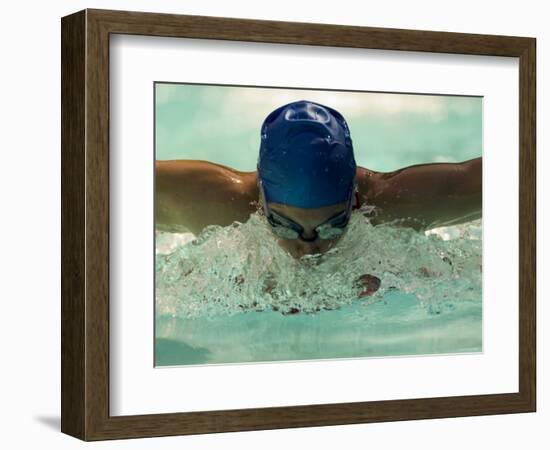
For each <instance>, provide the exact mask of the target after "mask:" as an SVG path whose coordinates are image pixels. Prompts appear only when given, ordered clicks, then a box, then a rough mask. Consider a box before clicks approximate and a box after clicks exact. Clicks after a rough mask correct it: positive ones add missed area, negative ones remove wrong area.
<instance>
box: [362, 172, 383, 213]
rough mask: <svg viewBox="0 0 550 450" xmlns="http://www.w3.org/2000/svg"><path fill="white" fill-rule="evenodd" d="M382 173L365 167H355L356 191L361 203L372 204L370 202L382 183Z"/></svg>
mask: <svg viewBox="0 0 550 450" xmlns="http://www.w3.org/2000/svg"><path fill="white" fill-rule="evenodd" d="M383 175H384V173H382V172H376V171H374V170H370V169H367V168H365V167H357V171H356V176H357V189H358V190H359V196H360V197H361V202H362V203H367V204H372V201H373V199H374V197H375V195H376V192H377V191H378V190H379V188H380V185H381V182H382V181H383Z"/></svg>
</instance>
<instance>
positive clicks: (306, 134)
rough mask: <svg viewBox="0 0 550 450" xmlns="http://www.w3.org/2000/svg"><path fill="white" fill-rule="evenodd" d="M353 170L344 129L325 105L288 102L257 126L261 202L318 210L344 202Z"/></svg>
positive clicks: (335, 113)
mask: <svg viewBox="0 0 550 450" xmlns="http://www.w3.org/2000/svg"><path fill="white" fill-rule="evenodd" d="M356 167H357V166H356V164H355V158H354V156H353V146H352V142H351V136H350V132H349V129H348V125H347V123H346V121H345V119H344V118H343V117H342V115H341V114H340V113H339V112H338V111H336V110H334V109H332V108H329V107H328V106H324V105H321V104H319V103H314V102H310V101H306V100H300V101H297V102H292V103H289V104H287V105H283V106H281V107H280V108H277V109H276V110H275V111H273V112H272V113H271V114H269V115H268V116H267V118H266V119H265V121H264V123H263V125H262V130H261V144H260V155H259V158H258V182H259V183H261V184H262V188H263V190H264V194H265V201H267V202H275V203H282V204H286V205H291V206H297V207H300V208H320V207H323V206H328V205H333V204H335V203H341V202H344V201H348V200H349V199H350V197H351V196H352V195H353V189H354V186H355V171H356Z"/></svg>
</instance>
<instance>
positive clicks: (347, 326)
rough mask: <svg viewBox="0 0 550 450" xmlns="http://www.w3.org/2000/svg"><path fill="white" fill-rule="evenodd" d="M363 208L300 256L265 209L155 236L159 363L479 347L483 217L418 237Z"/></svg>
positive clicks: (292, 358) (371, 354) (434, 351)
mask: <svg viewBox="0 0 550 450" xmlns="http://www.w3.org/2000/svg"><path fill="white" fill-rule="evenodd" d="M364 212H365V211H361V210H360V211H358V212H355V213H354V214H353V215H352V219H351V221H350V224H349V225H348V231H347V233H346V235H345V236H344V237H343V238H342V239H341V240H340V241H339V243H338V245H337V247H335V248H334V249H332V250H331V251H329V252H328V253H327V254H324V255H314V256H311V257H306V258H302V259H300V260H295V259H294V258H292V257H290V256H289V255H288V254H286V253H285V251H284V250H283V249H281V248H280V247H279V245H278V244H277V241H276V239H275V237H274V236H273V234H272V233H271V231H270V230H269V227H268V226H267V224H266V222H265V218H264V217H262V216H261V215H259V214H253V215H252V216H251V217H250V219H249V220H248V221H247V222H246V223H244V224H241V223H238V222H236V223H234V224H233V225H231V226H228V227H220V226H210V227H207V228H206V229H205V230H204V231H203V232H202V233H201V234H200V235H199V236H193V235H190V234H172V233H160V232H157V236H156V248H157V255H156V284H155V285H156V308H155V310H156V316H155V336H156V344H155V362H156V366H176V365H178V366H179V365H190V364H221V363H244V362H262V361H295V360H308V359H327V358H356V357H380V356H397V355H427V354H438V353H464V352H480V351H482V301H481V279H482V272H481V221H480V220H478V221H473V222H470V223H467V224H463V225H459V226H455V227H448V228H444V229H439V230H433V231H431V232H428V233H419V232H416V231H414V230H412V229H408V228H402V227H398V226H394V225H391V224H390V225H383V226H376V227H374V226H372V225H371V224H370V223H369V221H368V219H367V218H366V217H365V215H364V214H363V213H364ZM365 275H368V276H370V277H373V278H375V279H378V280H380V286H379V289H378V290H377V291H376V292H375V293H373V294H371V295H361V293H362V292H363V293H364V287H362V286H361V284H360V283H359V284H358V280H360V279H361V277H364V276H365Z"/></svg>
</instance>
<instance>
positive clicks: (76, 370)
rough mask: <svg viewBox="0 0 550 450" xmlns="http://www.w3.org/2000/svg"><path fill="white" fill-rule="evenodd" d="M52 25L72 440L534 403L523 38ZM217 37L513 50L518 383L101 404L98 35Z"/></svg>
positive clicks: (142, 23)
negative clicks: (128, 407) (58, 62)
mask: <svg viewBox="0 0 550 450" xmlns="http://www.w3.org/2000/svg"><path fill="white" fill-rule="evenodd" d="M61 30H62V49H61V50H62V130H61V136H62V208H61V209H62V345H61V351H62V380H61V382H62V403H61V408H62V415H61V429H62V432H64V433H67V434H69V435H72V436H75V437H78V438H80V439H83V440H101V439H118V438H137V437H151V436H168V435H185V434H198V433H215V432H228V431H244V430H261V429H276V428H291V427H310V426H324V425H338V424H351V423H367V422H382V421H397V420H411V419H426V418H442V417H458V416H475V415H486V414H504V413H516V412H531V411H535V408H536V395H535V394H536V390H535V386H536V330H535V323H536V321H535V318H536V315H535V299H536V292H535V286H536V283H535V281H536V259H535V244H536V235H535V232H536V228H535V223H536V220H535V219H536V210H535V208H536V206H535V190H536V178H535V174H536V162H535V73H536V72H535V49H536V41H535V39H534V38H526V37H508V36H491V35H474V34H461V33H447V32H432V31H416V30H414V31H413V30H399V29H382V28H368V27H358V26H341V25H326V24H313V23H290V22H276V21H263V20H248V19H246V20H245V19H233V18H220V17H205V16H185V15H171V14H153V13H137V12H123V11H106V10H85V11H80V12H78V13H75V14H72V15H70V16H67V17H64V18H63V19H62V22H61ZM111 34H135V35H145V36H164V37H185V38H201V39H221V40H232V41H249V42H260V43H285V44H306V45H315V46H333V47H353V48H368V49H383V50H406V51H417V52H433V53H455V54H466V55H487V56H508V57H517V58H519V79H520V87H519V92H520V100H519V124H520V139H519V149H520V151H519V167H520V173H519V176H520V178H519V179H520V185H519V198H520V202H519V218H520V220H519V243H520V252H519V267H518V270H519V302H520V304H519V391H518V392H514V393H502V394H491V395H472V396H459V397H437V398H419V399H406V400H389V401H372V402H353V403H340V404H321V405H303V406H288V407H270V408H255V409H242V410H223V411H200V412H183V413H171V414H151V415H139V416H110V415H109V36H110V35H111Z"/></svg>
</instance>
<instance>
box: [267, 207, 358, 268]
mask: <svg viewBox="0 0 550 450" xmlns="http://www.w3.org/2000/svg"><path fill="white" fill-rule="evenodd" d="M268 206H269V209H271V210H273V211H275V212H276V213H279V214H281V215H283V216H284V217H287V218H289V219H290V220H292V221H293V222H296V223H297V224H299V225H301V226H302V227H303V229H304V232H303V233H302V236H303V237H304V238H305V239H308V238H313V237H314V236H315V228H316V227H318V226H319V225H321V224H322V223H324V222H326V221H327V220H328V219H330V218H331V217H333V216H334V215H335V214H338V213H339V212H342V211H345V209H346V206H347V203H346V202H342V203H337V204H334V205H330V206H324V207H322V208H298V207H296V206H290V205H284V204H281V203H268ZM341 237H342V236H338V237H336V238H334V239H320V238H319V237H317V239H315V240H314V241H304V240H303V239H284V238H281V237H278V236H277V240H278V243H279V245H280V246H281V247H282V248H283V249H285V250H286V251H287V252H288V253H289V254H290V255H292V256H293V257H294V258H300V257H302V256H304V255H314V254H316V253H325V252H327V251H328V250H330V249H331V248H332V247H334V246H335V245H336V243H337V242H338V241H339V240H340V239H341Z"/></svg>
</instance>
